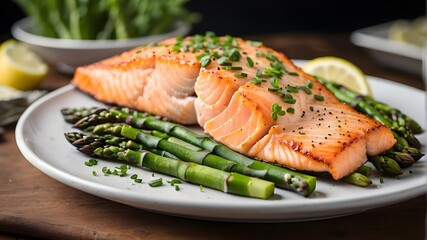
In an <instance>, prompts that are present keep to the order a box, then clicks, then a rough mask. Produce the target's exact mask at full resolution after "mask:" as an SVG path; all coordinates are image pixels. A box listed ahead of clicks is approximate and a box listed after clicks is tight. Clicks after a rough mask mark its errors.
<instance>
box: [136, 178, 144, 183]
mask: <svg viewBox="0 0 427 240" xmlns="http://www.w3.org/2000/svg"><path fill="white" fill-rule="evenodd" d="M134 181H135V182H136V183H142V179H141V178H136V179H135V180H134Z"/></svg>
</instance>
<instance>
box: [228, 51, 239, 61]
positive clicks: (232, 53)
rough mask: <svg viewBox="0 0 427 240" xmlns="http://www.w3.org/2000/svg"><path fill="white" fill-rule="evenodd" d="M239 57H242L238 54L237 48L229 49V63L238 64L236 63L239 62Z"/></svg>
mask: <svg viewBox="0 0 427 240" xmlns="http://www.w3.org/2000/svg"><path fill="white" fill-rule="evenodd" d="M241 57H242V55H240V52H239V50H237V48H233V49H231V51H230V53H229V58H230V60H231V61H233V62H238V61H240V58H241Z"/></svg>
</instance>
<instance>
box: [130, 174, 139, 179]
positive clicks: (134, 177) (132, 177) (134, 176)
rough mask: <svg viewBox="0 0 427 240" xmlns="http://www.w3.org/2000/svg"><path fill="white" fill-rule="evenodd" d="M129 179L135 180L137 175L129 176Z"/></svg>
mask: <svg viewBox="0 0 427 240" xmlns="http://www.w3.org/2000/svg"><path fill="white" fill-rule="evenodd" d="M130 178H131V179H137V178H138V175H137V174H133V175H132V176H130Z"/></svg>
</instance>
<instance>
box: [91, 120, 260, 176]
mask: <svg viewBox="0 0 427 240" xmlns="http://www.w3.org/2000/svg"><path fill="white" fill-rule="evenodd" d="M110 129H111V130H110ZM119 130H120V134H121V135H122V136H123V137H126V138H128V139H131V140H134V141H137V142H139V143H141V144H143V145H144V146H146V147H147V148H148V149H162V150H165V151H167V152H170V153H172V154H173V155H175V156H177V157H178V158H179V159H181V160H183V161H187V162H195V163H198V164H202V165H206V166H209V167H212V168H216V169H220V170H223V171H227V172H237V173H241V174H244V175H249V176H252V177H258V178H263V177H265V174H266V172H267V171H262V170H253V169H250V168H248V167H246V166H243V165H241V164H238V163H236V162H233V161H230V160H228V159H225V158H222V157H219V156H216V155H213V154H211V153H210V152H208V151H205V150H202V151H194V150H192V149H190V148H187V147H185V146H182V145H180V144H177V143H176V142H171V141H168V140H167V138H162V137H158V136H153V135H150V134H148V133H145V132H143V131H141V130H139V129H136V128H132V127H129V126H126V125H124V126H122V125H111V124H102V125H97V126H96V127H95V128H94V130H93V133H94V134H104V133H113V134H118V131H119Z"/></svg>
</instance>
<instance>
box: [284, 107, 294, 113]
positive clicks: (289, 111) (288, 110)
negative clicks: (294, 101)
mask: <svg viewBox="0 0 427 240" xmlns="http://www.w3.org/2000/svg"><path fill="white" fill-rule="evenodd" d="M286 112H288V113H295V109H294V108H291V107H290V108H287V109H286Z"/></svg>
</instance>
